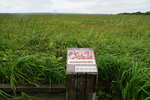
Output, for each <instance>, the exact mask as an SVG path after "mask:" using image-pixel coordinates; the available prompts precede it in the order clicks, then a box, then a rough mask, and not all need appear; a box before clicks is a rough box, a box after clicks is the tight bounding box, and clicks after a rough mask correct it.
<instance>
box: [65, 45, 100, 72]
mask: <svg viewBox="0 0 150 100" xmlns="http://www.w3.org/2000/svg"><path fill="white" fill-rule="evenodd" d="M78 72H92V73H97V72H98V71H97V66H96V62H95V56H94V51H93V49H92V48H68V52H67V73H78Z"/></svg>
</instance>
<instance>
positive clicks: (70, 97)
mask: <svg viewBox="0 0 150 100" xmlns="http://www.w3.org/2000/svg"><path fill="white" fill-rule="evenodd" d="M76 93H77V92H66V99H67V100H77V98H76V96H77V94H76Z"/></svg>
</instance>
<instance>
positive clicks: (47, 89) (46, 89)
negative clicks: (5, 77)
mask: <svg viewBox="0 0 150 100" xmlns="http://www.w3.org/2000/svg"><path fill="white" fill-rule="evenodd" d="M0 90H2V91H4V92H7V93H13V90H12V89H11V87H10V85H8V84H0ZM15 92H16V93H21V92H26V93H65V92H66V87H65V86H64V85H51V86H48V85H39V86H38V87H36V86H35V87H33V86H17V87H16V91H15Z"/></svg>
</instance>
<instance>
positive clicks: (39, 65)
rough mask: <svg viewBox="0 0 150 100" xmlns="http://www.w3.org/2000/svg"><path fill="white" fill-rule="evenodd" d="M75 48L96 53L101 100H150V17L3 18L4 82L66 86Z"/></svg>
mask: <svg viewBox="0 0 150 100" xmlns="http://www.w3.org/2000/svg"><path fill="white" fill-rule="evenodd" d="M72 47H73V48H76V47H77V48H82V47H83V48H86V47H87V48H94V50H95V56H96V61H97V65H98V69H99V75H98V77H99V79H98V87H97V99H101V100H103V99H106V100H150V16H148V15H147V16H142V15H141V16H140V15H138V16H136V15H131V16H130V15H0V84H3V83H7V84H10V85H11V88H12V89H14V90H15V87H16V85H23V84H32V85H38V84H43V83H44V84H65V79H66V73H65V67H66V52H67V48H72ZM0 95H4V96H5V93H3V92H2V91H1V92H0Z"/></svg>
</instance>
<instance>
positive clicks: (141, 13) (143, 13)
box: [119, 11, 150, 15]
mask: <svg viewBox="0 0 150 100" xmlns="http://www.w3.org/2000/svg"><path fill="white" fill-rule="evenodd" d="M119 15H150V11H147V12H133V13H119Z"/></svg>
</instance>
